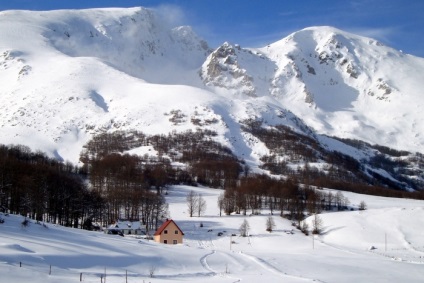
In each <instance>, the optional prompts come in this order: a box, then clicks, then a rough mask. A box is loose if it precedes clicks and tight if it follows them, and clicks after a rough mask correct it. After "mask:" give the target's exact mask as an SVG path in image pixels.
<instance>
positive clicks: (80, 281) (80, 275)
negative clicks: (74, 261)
mask: <svg viewBox="0 0 424 283" xmlns="http://www.w3.org/2000/svg"><path fill="white" fill-rule="evenodd" d="M81 281H82V272H81V273H80V282H81Z"/></svg>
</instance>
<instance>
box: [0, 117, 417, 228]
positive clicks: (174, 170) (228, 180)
mask: <svg viewBox="0 0 424 283" xmlns="http://www.w3.org/2000/svg"><path fill="white" fill-rule="evenodd" d="M245 130H246V131H248V132H250V133H252V134H254V135H255V136H256V137H258V138H259V139H260V140H261V141H262V142H264V143H265V144H266V145H267V147H268V148H269V149H270V152H271V154H270V155H266V156H263V157H262V165H261V167H262V169H264V170H265V171H269V172H270V174H258V173H252V172H251V170H250V168H249V167H248V166H247V165H246V164H245V163H244V161H243V160H240V159H239V158H237V157H236V156H235V155H234V154H233V153H232V151H231V150H230V149H229V148H227V147H225V146H223V145H222V144H220V143H218V142H216V141H214V139H213V138H214V137H215V136H216V133H214V132H213V131H208V130H197V131H186V132H180V133H177V132H172V133H169V134H168V135H153V136H148V135H145V134H143V133H142V132H137V131H131V132H119V131H118V132H113V133H101V134H98V135H96V136H94V137H93V138H92V139H91V140H90V141H89V142H88V143H87V144H86V145H85V146H84V148H83V151H82V152H81V155H80V165H74V164H71V163H69V162H61V161H58V160H56V159H54V158H51V157H48V156H46V155H45V154H44V153H42V152H39V151H38V152H33V151H31V149H29V148H28V147H26V146H22V145H10V146H6V145H0V211H3V212H6V213H15V214H21V215H25V216H27V217H29V218H32V219H35V220H37V221H45V222H51V223H58V224H60V225H64V226H72V227H75V228H83V229H98V228H99V226H105V225H108V224H111V223H114V222H115V221H117V220H118V219H126V220H141V221H142V222H143V223H144V224H145V225H146V227H147V229H148V230H155V229H156V228H157V227H158V225H160V224H161V221H162V220H163V219H164V218H166V217H169V215H168V209H167V204H166V201H165V197H164V196H165V195H166V194H167V192H168V187H169V186H170V185H174V184H185V185H192V186H207V187H212V188H220V189H224V193H223V194H222V195H221V197H220V198H219V200H218V204H217V205H218V207H219V209H220V211H221V212H224V213H225V214H231V213H239V214H258V213H260V211H261V209H263V208H268V209H270V210H271V212H272V213H278V214H279V215H281V216H284V217H288V218H290V219H293V220H295V221H301V220H302V219H303V217H304V216H305V215H306V214H312V213H319V212H321V211H322V210H332V209H338V210H340V209H349V207H351V206H350V204H349V201H348V200H347V199H346V198H344V197H343V195H342V194H341V193H338V194H335V193H330V192H326V191H324V190H322V188H324V187H326V188H332V189H338V190H341V191H353V192H357V193H364V194H373V195H380V196H388V197H405V198H417V199H424V191H422V190H421V191H420V190H417V191H414V192H408V191H406V190H403V189H401V188H400V187H399V186H398V185H397V184H395V183H393V182H391V181H390V180H386V179H384V178H382V177H381V176H378V175H375V176H373V175H372V174H370V172H369V171H367V170H366V169H365V166H364V164H362V163H360V162H358V161H357V160H355V159H353V158H351V157H349V156H346V155H343V154H341V153H339V152H328V151H326V150H325V149H323V148H322V147H321V146H320V145H319V144H318V143H316V141H315V140H314V139H311V138H309V137H306V136H302V135H299V134H297V133H295V132H293V131H292V130H290V129H289V128H287V127H283V126H281V127H277V128H276V129H273V130H266V129H264V128H262V127H257V126H255V125H252V124H250V125H249V124H247V125H246V128H245ZM348 142H349V143H351V144H355V143H354V142H353V141H348ZM357 146H364V145H363V144H362V143H357ZM141 147H147V148H149V150H152V151H154V152H155V153H154V154H153V153H152V154H144V155H142V156H140V155H136V154H130V153H129V152H130V150H132V149H135V148H141ZM380 150H381V151H382V152H385V153H386V154H387V153H389V154H391V155H400V156H404V155H405V153H404V152H396V151H393V150H389V149H387V148H380ZM281 156H284V157H285V159H282V158H281ZM416 158H417V160H416V161H417V162H422V159H421V157H420V156H418V157H416ZM319 160H325V161H326V163H327V164H328V165H327V167H325V168H324V170H318V169H317V168H315V167H314V166H311V165H310V164H312V163H313V162H316V161H319ZM294 161H296V162H301V163H302V164H303V166H298V167H297V168H293V166H288V164H289V163H290V162H292V163H293V162H294ZM390 162H391V163H390ZM371 163H374V164H379V166H380V167H384V166H386V167H387V170H392V169H391V168H393V167H394V166H398V165H399V164H401V162H400V161H399V162H397V161H393V159H389V158H387V155H383V154H380V155H377V157H375V158H373V159H372V160H371ZM404 167H405V166H404ZM405 168H406V167H405ZM405 170H406V169H405ZM281 176H284V177H281ZM405 182H409V180H408V179H407V178H405ZM409 184H412V185H414V186H417V187H418V186H420V185H421V184H420V183H419V182H418V181H415V183H414V182H409Z"/></svg>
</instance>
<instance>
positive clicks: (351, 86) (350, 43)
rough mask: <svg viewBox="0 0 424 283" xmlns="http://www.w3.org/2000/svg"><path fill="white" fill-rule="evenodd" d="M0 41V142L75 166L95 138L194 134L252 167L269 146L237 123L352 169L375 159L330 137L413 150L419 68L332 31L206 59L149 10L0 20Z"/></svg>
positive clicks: (202, 45)
mask: <svg viewBox="0 0 424 283" xmlns="http://www.w3.org/2000/svg"><path fill="white" fill-rule="evenodd" d="M0 33H1V34H2V36H1V37H0V38H1V39H0V73H1V76H0V85H1V87H0V97H1V99H2V106H0V110H1V111H0V121H1V124H0V128H1V129H2V133H3V134H2V137H1V138H0V143H5V144H10V143H19V144H24V145H28V146H30V147H31V148H34V149H40V150H43V151H45V152H47V153H48V154H49V155H51V156H56V157H57V158H59V159H62V160H69V161H71V162H73V163H77V162H78V160H79V154H80V152H81V149H82V147H83V145H84V144H86V143H87V142H88V141H89V140H90V138H91V137H93V135H96V134H99V133H103V132H113V131H117V130H128V131H129V130H140V131H142V132H146V133H147V134H152V135H153V134H167V133H171V132H172V131H177V132H183V131H187V130H196V129H197V128H202V129H207V130H211V131H214V132H216V133H217V135H216V136H215V137H214V139H215V140H216V141H218V142H220V143H222V144H223V145H224V146H227V147H229V148H230V149H231V150H232V151H233V152H234V153H235V154H236V155H237V156H238V157H239V158H242V159H244V160H246V161H247V162H248V164H249V165H250V166H252V167H257V166H260V165H261V164H262V161H261V158H262V157H263V156H264V155H266V154H269V153H270V149H269V148H267V146H266V145H265V144H264V143H263V142H261V141H260V140H258V138H257V137H254V136H252V133H248V132H246V131H245V130H243V127H244V122H245V121H247V120H250V121H257V122H260V123H261V125H262V126H263V127H264V128H266V129H272V128H273V127H275V126H279V125H284V126H288V127H290V128H291V129H292V130H293V131H295V132H298V133H299V134H302V135H306V136H309V137H312V138H314V139H316V140H317V141H318V142H319V143H320V144H321V145H322V146H323V147H324V148H328V150H330V151H331V150H337V151H342V152H343V153H344V154H348V155H351V156H353V157H355V158H356V159H357V160H361V159H363V158H366V156H370V155H371V156H372V155H373V154H372V153H370V152H372V151H373V150H371V149H368V150H365V152H367V153H362V150H360V151H359V152H358V150H357V149H355V148H353V147H351V146H350V145H341V144H340V141H336V140H334V139H332V138H328V136H337V137H339V138H342V139H356V140H363V141H364V142H367V143H370V144H379V145H383V146H389V147H392V148H395V149H398V150H408V151H410V152H415V151H416V152H421V151H422V145H423V144H424V137H422V136H421V135H420V133H421V132H422V130H423V129H424V122H422V121H421V119H420V117H421V116H420V113H421V112H420V109H422V108H423V106H424V101H423V98H422V97H421V96H420V93H419V89H420V85H421V84H422V83H421V82H420V80H419V73H420V71H421V70H424V59H422V58H418V57H414V56H410V55H405V54H403V53H400V52H398V51H396V50H394V49H392V48H389V47H385V46H382V45H381V44H380V43H378V41H375V40H373V39H370V38H364V37H360V36H356V35H352V34H349V33H346V32H343V31H340V30H338V29H335V28H332V27H312V28H306V29H304V30H301V31H299V32H295V33H293V34H291V35H289V36H288V37H286V38H284V39H282V40H280V41H278V42H275V43H273V44H270V45H268V46H265V47H263V48H256V49H253V48H242V47H241V46H239V45H236V44H235V45H232V44H230V43H228V42H226V43H224V44H222V45H221V46H219V47H218V48H216V49H215V50H212V49H210V47H209V46H208V44H207V42H206V41H205V40H203V39H201V38H199V37H198V36H197V35H196V34H195V33H194V32H193V30H192V29H191V28H190V27H168V26H166V25H164V24H161V19H160V18H158V16H157V15H156V14H155V13H154V11H152V10H149V9H145V8H130V9H120V8H111V9H89V10H59V11H49V12H31V11H6V12H1V13H0ZM393 68H396V70H397V71H398V72H394V71H393ZM400 71H402V72H400ZM176 117H177V118H178V119H177V118H176ZM281 158H284V156H282V157H281ZM303 162H304V161H303ZM421 174H422V173H421ZM419 176H420V177H418V178H423V177H422V175H419Z"/></svg>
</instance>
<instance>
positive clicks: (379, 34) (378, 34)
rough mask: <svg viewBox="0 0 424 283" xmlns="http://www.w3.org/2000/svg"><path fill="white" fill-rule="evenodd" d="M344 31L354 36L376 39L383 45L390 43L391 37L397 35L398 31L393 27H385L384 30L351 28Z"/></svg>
mask: <svg viewBox="0 0 424 283" xmlns="http://www.w3.org/2000/svg"><path fill="white" fill-rule="evenodd" d="M345 30H346V31H349V32H351V33H354V34H358V35H362V36H366V37H371V38H374V39H378V40H380V41H382V42H384V43H391V38H392V36H393V35H395V34H397V33H399V29H398V28H394V27H386V28H363V27H360V28H358V27H353V28H345Z"/></svg>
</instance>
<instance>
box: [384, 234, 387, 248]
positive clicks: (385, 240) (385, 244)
mask: <svg viewBox="0 0 424 283" xmlns="http://www.w3.org/2000/svg"><path fill="white" fill-rule="evenodd" d="M384 251H386V252H387V233H384Z"/></svg>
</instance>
